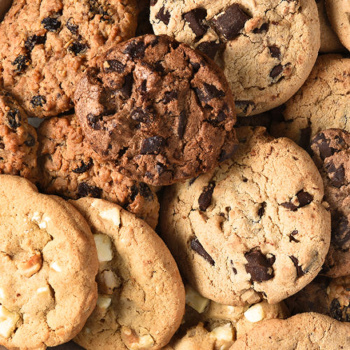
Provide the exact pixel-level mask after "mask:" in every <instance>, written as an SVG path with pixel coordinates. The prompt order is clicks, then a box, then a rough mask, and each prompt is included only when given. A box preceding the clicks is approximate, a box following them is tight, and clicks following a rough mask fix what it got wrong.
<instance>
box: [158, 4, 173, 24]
mask: <svg viewBox="0 0 350 350" xmlns="http://www.w3.org/2000/svg"><path fill="white" fill-rule="evenodd" d="M155 17H156V19H159V20H160V21H161V22H163V23H164V24H166V25H168V24H169V21H170V12H169V11H167V10H165V7H164V6H163V7H162V8H161V9H160V10H159V12H158V13H157V14H156V16H155Z"/></svg>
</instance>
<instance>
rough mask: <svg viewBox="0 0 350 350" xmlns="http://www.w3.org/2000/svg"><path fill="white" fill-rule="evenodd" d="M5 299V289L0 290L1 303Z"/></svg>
mask: <svg viewBox="0 0 350 350" xmlns="http://www.w3.org/2000/svg"><path fill="white" fill-rule="evenodd" d="M4 299H5V291H4V289H3V288H0V301H2V300H4Z"/></svg>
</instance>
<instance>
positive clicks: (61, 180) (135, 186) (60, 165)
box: [38, 115, 159, 228]
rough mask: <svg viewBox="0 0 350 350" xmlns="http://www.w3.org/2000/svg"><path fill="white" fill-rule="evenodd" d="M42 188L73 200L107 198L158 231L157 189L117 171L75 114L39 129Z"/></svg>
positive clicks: (55, 118) (49, 121) (45, 123)
mask: <svg viewBox="0 0 350 350" xmlns="http://www.w3.org/2000/svg"><path fill="white" fill-rule="evenodd" d="M38 137H39V143H40V147H39V152H38V157H39V158H38V159H39V161H38V163H39V168H40V177H39V180H38V181H39V185H40V189H41V190H42V191H43V192H45V193H49V194H57V195H60V196H63V197H66V198H70V199H78V198H80V197H87V196H89V197H95V198H103V199H106V200H108V201H111V202H114V203H117V204H119V205H121V206H122V207H123V208H124V209H127V210H128V211H130V212H132V213H134V214H135V215H136V216H138V217H140V218H141V219H143V220H145V221H146V222H147V223H148V224H149V225H150V226H151V227H153V228H155V227H156V225H157V223H158V213H159V202H158V198H157V194H156V192H155V191H154V189H153V188H151V187H149V186H148V185H146V184H145V183H142V182H141V183H140V182H137V181H134V180H131V179H129V178H127V177H126V176H124V175H121V174H120V173H118V172H116V171H115V166H114V164H113V162H108V161H103V160H102V159H101V158H100V157H99V155H98V154H97V153H96V152H94V151H93V150H92V149H91V147H90V145H89V144H88V142H87V141H86V140H85V137H84V135H83V132H82V129H81V127H80V126H79V123H78V121H77V119H76V117H75V115H71V116H65V117H60V118H57V117H54V118H51V119H49V120H45V121H44V122H43V123H42V124H41V125H40V128H39V129H38Z"/></svg>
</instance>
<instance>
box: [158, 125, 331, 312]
mask: <svg viewBox="0 0 350 350" xmlns="http://www.w3.org/2000/svg"><path fill="white" fill-rule="evenodd" d="M237 135H238V138H239V140H240V146H239V149H238V151H237V153H236V154H235V157H234V158H233V159H231V160H229V161H227V162H225V163H223V164H221V165H220V166H219V167H218V168H216V169H215V170H214V171H212V172H209V173H208V174H205V175H201V176H200V177H198V178H195V179H192V180H190V181H187V182H185V183H181V184H177V185H174V186H172V187H170V188H169V189H167V191H166V192H164V197H163V199H162V203H163V204H164V205H163V206H162V205H161V211H160V225H159V232H160V235H161V237H162V238H163V239H164V240H165V242H166V244H167V245H168V247H169V249H170V251H171V252H172V253H173V255H174V257H175V259H176V261H177V263H178V265H179V268H180V271H181V272H182V273H183V275H184V276H185V278H186V280H187V281H188V283H190V284H191V285H192V286H193V287H194V288H195V289H196V290H198V291H199V292H200V293H201V294H202V295H203V296H205V297H207V298H209V299H212V300H214V301H216V302H220V303H224V304H231V305H243V304H253V303H257V302H258V301H259V300H261V299H263V298H265V299H267V301H268V302H269V303H277V302H279V301H281V300H283V299H285V298H287V297H288V296H290V295H292V294H294V293H296V292H297V291H298V290H300V289H301V288H303V287H304V286H305V285H306V284H307V283H309V282H310V281H311V280H312V279H313V278H314V277H315V276H316V275H317V273H318V272H319V271H320V269H321V267H322V264H323V262H324V259H325V257H326V254H327V251H328V249H329V242H330V230H331V225H330V213H329V212H328V211H327V210H326V208H325V206H324V204H323V203H322V200H323V195H324V191H323V183H322V179H321V176H320V174H319V173H318V171H317V168H316V166H315V165H314V163H313V162H312V160H311V158H310V156H309V155H308V154H307V153H306V152H305V151H304V150H303V149H301V148H300V147H298V146H297V145H296V144H295V143H294V142H292V141H291V140H289V139H287V138H280V139H276V140H274V139H272V138H271V137H270V136H267V135H266V134H265V129H264V128H256V129H255V130H253V129H251V128H239V129H237Z"/></svg>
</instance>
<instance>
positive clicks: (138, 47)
mask: <svg viewBox="0 0 350 350" xmlns="http://www.w3.org/2000/svg"><path fill="white" fill-rule="evenodd" d="M145 50H146V46H145V43H144V42H143V41H136V40H134V41H132V42H131V43H130V44H129V45H128V46H127V47H126V48H125V50H124V52H123V53H125V54H127V55H129V56H130V57H132V58H140V59H141V58H143V57H144V55H145Z"/></svg>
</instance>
